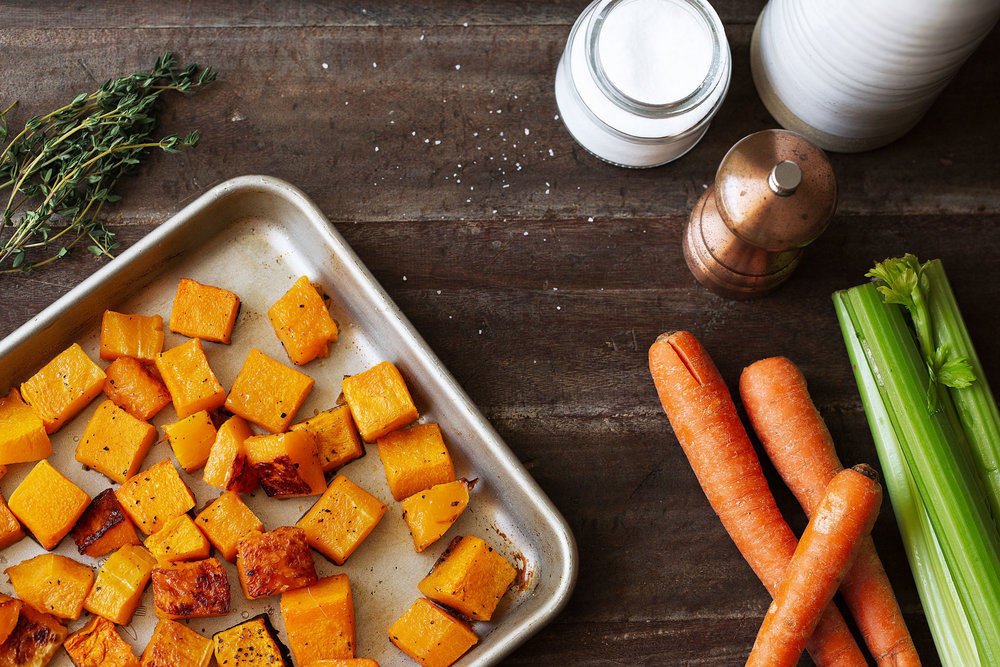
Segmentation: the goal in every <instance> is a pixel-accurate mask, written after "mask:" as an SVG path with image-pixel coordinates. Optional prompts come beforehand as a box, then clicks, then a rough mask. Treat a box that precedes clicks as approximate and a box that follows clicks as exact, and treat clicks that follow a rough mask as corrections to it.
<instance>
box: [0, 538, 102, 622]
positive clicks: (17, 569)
mask: <svg viewBox="0 0 1000 667" xmlns="http://www.w3.org/2000/svg"><path fill="white" fill-rule="evenodd" d="M4 574H6V575H7V577H8V578H9V579H10V583H11V585H12V586H13V587H14V592H15V593H16V594H17V597H19V598H21V600H22V601H24V602H25V603H26V604H30V605H31V606H32V607H34V608H35V609H37V610H38V611H41V612H44V613H46V614H52V615H53V616H55V617H57V618H64V619H67V620H71V621H75V620H76V619H78V618H80V612H81V611H83V600H84V598H86V597H87V593H89V592H90V587H91V586H93V585H94V571H93V570H91V569H90V568H89V567H87V566H86V565H84V564H83V563H78V562H76V561H75V560H73V559H72V558H66V556H60V555H58V554H39V555H38V556H35V557H34V558H29V559H28V560H25V561H21V562H20V563H18V564H17V565H14V566H11V567H8V568H7V569H6V570H4Z"/></svg>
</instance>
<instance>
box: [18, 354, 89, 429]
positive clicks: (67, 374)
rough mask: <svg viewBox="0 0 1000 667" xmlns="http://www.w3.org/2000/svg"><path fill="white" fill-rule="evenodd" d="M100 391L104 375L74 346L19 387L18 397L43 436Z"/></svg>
mask: <svg viewBox="0 0 1000 667" xmlns="http://www.w3.org/2000/svg"><path fill="white" fill-rule="evenodd" d="M103 390H104V371H102V370H101V367H100V366H98V365H97V364H95V363H94V362H93V361H91V359H90V357H88V356H87V353H86V352H84V351H83V348H82V347H80V346H79V345H78V344H77V343H73V344H72V345H70V346H69V347H68V348H66V349H65V350H63V351H62V352H60V353H59V354H58V355H56V357H55V358H54V359H53V360H52V361H50V362H49V363H47V364H45V365H44V366H43V367H42V369H41V370H40V371H38V372H37V373H35V374H34V375H32V376H31V377H30V378H28V379H27V380H26V381H25V382H22V383H21V397H22V398H23V399H24V401H25V402H26V403H27V404H28V405H30V406H31V409H32V410H34V411H35V414H37V415H38V416H39V417H40V418H41V420H42V422H43V423H44V424H45V432H46V433H55V432H56V431H58V430H59V428H60V427H62V425H63V424H65V423H66V422H68V421H69V420H70V419H72V418H73V417H75V416H76V414H77V413H78V412H80V410H83V409H84V408H85V407H87V404H88V403H90V402H91V401H92V400H94V398H96V397H97V395H98V394H100V393H101V391H103Z"/></svg>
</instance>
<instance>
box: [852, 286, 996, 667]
mask: <svg viewBox="0 0 1000 667" xmlns="http://www.w3.org/2000/svg"><path fill="white" fill-rule="evenodd" d="M841 298H843V299H844V302H845V305H846V306H847V312H848V313H849V314H850V317H851V321H852V323H853V326H854V328H855V330H856V332H857V333H858V334H859V335H860V336H861V345H862V348H863V349H864V351H865V354H866V357H867V358H868V360H869V363H870V364H871V365H872V369H873V372H874V375H875V378H876V384H877V385H878V387H879V393H880V394H881V396H882V400H883V401H884V402H885V403H886V404H887V405H888V406H889V412H890V414H895V415H896V420H895V422H894V424H895V430H896V436H897V439H898V442H899V444H900V448H901V450H902V452H903V455H904V457H905V459H906V463H907V465H908V467H909V469H910V472H911V473H912V475H913V480H914V482H915V484H916V488H917V491H918V492H919V494H920V496H921V497H922V498H923V500H924V506H925V508H926V510H927V514H928V516H929V518H930V522H931V525H932V526H933V527H934V533H935V535H937V538H938V541H939V544H940V545H941V549H942V552H943V554H944V556H945V560H946V562H947V564H948V569H949V571H950V573H951V576H952V579H953V580H954V583H955V589H956V592H957V593H958V597H959V599H960V601H961V603H962V606H963V608H964V609H965V612H966V614H967V616H968V620H969V626H970V628H971V630H972V635H973V637H974V638H975V642H976V647H977V649H978V652H979V656H980V658H981V660H982V661H983V662H984V663H985V664H987V665H1000V633H998V632H997V630H996V619H998V618H1000V537H998V534H997V529H996V526H995V525H994V523H993V520H992V517H991V516H990V514H989V510H988V507H987V503H986V502H985V499H984V498H983V496H982V490H981V487H980V484H979V480H978V477H977V475H976V473H975V471H974V470H973V465H972V462H971V460H970V456H969V454H968V452H967V449H968V445H967V443H966V442H965V436H964V433H963V432H962V429H961V426H960V425H958V424H957V423H956V422H957V415H955V412H954V407H953V406H952V405H951V401H950V399H948V398H947V396H945V397H944V398H943V400H942V409H941V410H939V411H937V412H935V413H934V414H930V413H928V411H927V403H926V396H927V384H928V376H927V367H926V364H925V363H924V361H923V359H922V357H921V355H920V353H919V351H918V350H917V347H916V341H915V340H914V338H913V335H912V333H911V330H910V329H909V327H908V326H907V323H906V321H905V319H904V316H903V314H902V312H901V310H900V308H899V307H898V306H887V305H885V304H883V303H882V299H881V297H880V296H879V294H878V292H877V290H876V289H875V286H874V285H872V284H867V285H861V286H858V287H854V288H851V289H849V290H846V292H843V293H842V296H841Z"/></svg>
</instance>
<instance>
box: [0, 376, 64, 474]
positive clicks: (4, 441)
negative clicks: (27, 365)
mask: <svg viewBox="0 0 1000 667" xmlns="http://www.w3.org/2000/svg"><path fill="white" fill-rule="evenodd" d="M51 453H52V442H51V441H50V440H49V434H48V433H46V432H45V423H44V422H42V420H41V418H40V417H39V416H38V415H37V414H35V411H34V410H32V409H31V407H30V406H29V405H28V404H27V403H25V402H24V401H22V400H21V394H19V393H18V391H17V389H15V388H13V387H11V390H10V393H8V394H7V395H6V396H5V397H3V398H0V465H6V464H8V463H27V462H29V461H41V460H42V459H44V458H45V457H46V456H48V455H50V454H51Z"/></svg>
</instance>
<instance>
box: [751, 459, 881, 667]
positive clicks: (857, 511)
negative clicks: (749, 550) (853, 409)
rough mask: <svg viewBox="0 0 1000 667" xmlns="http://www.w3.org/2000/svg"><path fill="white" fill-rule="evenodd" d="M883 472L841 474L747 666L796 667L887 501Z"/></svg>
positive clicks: (863, 468)
mask: <svg viewBox="0 0 1000 667" xmlns="http://www.w3.org/2000/svg"><path fill="white" fill-rule="evenodd" d="M877 479H878V473H876V472H875V471H874V470H872V468H871V467H870V466H867V465H864V464H862V465H858V466H854V467H853V468H850V469H848V470H842V471H841V472H839V473H837V475H836V477H834V478H833V479H832V480H831V481H830V483H829V484H828V485H827V487H826V493H825V494H824V495H823V499H822V500H821V501H820V504H819V507H817V508H816V513H815V514H813V516H812V518H811V519H810V520H809V523H808V525H806V529H805V531H804V532H803V533H802V538H801V539H800V540H799V545H798V546H797V547H796V548H795V554H794V555H793V556H792V561H791V562H790V563H789V564H788V569H787V573H786V575H785V580H784V581H783V582H782V583H781V588H779V589H778V594H777V595H775V596H774V602H772V603H771V606H770V607H769V608H768V610H767V614H766V615H765V616H764V622H763V623H761V626H760V631H759V632H758V633H757V641H755V642H754V645H753V650H752V651H751V652H750V657H749V658H748V659H747V667H794V666H795V664H796V663H797V662H798V660H799V656H800V655H802V651H803V649H804V648H805V644H806V637H808V636H809V635H810V634H811V633H812V631H813V628H815V627H816V623H817V622H818V621H819V618H820V616H821V615H822V614H823V612H824V610H825V609H826V608H827V607H828V606H829V604H830V601H831V600H832V599H833V594H834V593H836V592H837V587H838V586H839V585H840V580H841V578H842V577H843V575H844V574H845V573H846V572H847V569H848V568H849V567H850V566H851V563H852V562H853V560H854V558H855V556H857V553H858V547H859V546H860V545H861V540H862V538H863V537H864V536H865V535H867V534H868V533H869V532H870V531H871V529H872V524H874V523H875V518H876V517H877V516H878V510H879V505H880V504H881V502H882V487H881V486H880V485H879V483H878V481H877Z"/></svg>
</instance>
